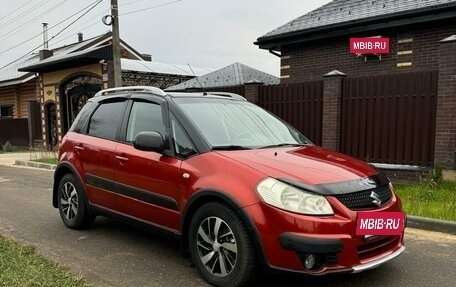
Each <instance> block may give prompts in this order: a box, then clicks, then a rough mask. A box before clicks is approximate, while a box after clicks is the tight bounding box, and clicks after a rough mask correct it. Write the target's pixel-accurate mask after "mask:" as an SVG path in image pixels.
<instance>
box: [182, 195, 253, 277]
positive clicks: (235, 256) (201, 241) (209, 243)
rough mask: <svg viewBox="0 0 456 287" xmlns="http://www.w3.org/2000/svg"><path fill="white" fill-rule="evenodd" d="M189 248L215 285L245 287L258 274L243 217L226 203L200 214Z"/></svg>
mask: <svg viewBox="0 0 456 287" xmlns="http://www.w3.org/2000/svg"><path fill="white" fill-rule="evenodd" d="M217 226H218V227H219V228H218V229H217ZM217 230H218V232H217ZM189 247H190V253H191V256H192V259H193V262H194V264H195V266H196V268H197V269H198V272H199V273H200V274H201V276H202V277H203V278H204V279H205V280H206V281H208V282H209V283H211V284H213V285H215V286H242V285H244V284H245V283H247V282H248V281H250V279H252V278H253V275H255V263H256V262H255V253H254V246H253V243H252V240H251V237H250V234H249V232H248V230H247V228H246V226H245V224H244V223H243V222H242V220H241V218H240V217H239V215H238V214H236V213H235V212H234V211H233V210H232V209H231V208H229V207H227V206H225V205H223V204H220V203H215V202H213V203H207V204H205V205H203V206H201V207H200V208H199V209H198V210H197V211H196V213H195V214H194V216H193V218H192V221H191V223H190V229H189Z"/></svg>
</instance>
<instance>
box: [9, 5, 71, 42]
mask: <svg viewBox="0 0 456 287" xmlns="http://www.w3.org/2000/svg"><path fill="white" fill-rule="evenodd" d="M67 1H68V0H63V1H60V2H59V3H57V5H54V6H52V7H51V8H49V9H47V10H46V11H44V12H43V13H41V14H39V15H38V16H36V17H35V18H33V19H31V20H29V21H28V22H26V23H23V24H22V25H21V26H19V27H18V28H16V29H13V30H11V31H9V32H7V33H6V34H3V35H0V40H3V39H5V37H8V36H9V35H11V34H14V33H16V32H19V31H22V30H24V29H25V28H27V27H28V26H30V24H33V22H34V21H35V20H36V19H38V18H40V17H42V16H44V15H46V14H49V13H50V12H52V11H54V10H55V9H57V8H58V7H60V6H62V5H63V4H65V2H67Z"/></svg>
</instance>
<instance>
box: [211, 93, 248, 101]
mask: <svg viewBox="0 0 456 287" xmlns="http://www.w3.org/2000/svg"><path fill="white" fill-rule="evenodd" d="M207 94H208V95H213V96H221V97H227V98H233V99H237V100H242V101H247V99H246V98H244V97H243V96H241V95H238V94H235V93H226V92H207Z"/></svg>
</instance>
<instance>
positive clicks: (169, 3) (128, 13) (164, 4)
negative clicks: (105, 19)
mask: <svg viewBox="0 0 456 287" xmlns="http://www.w3.org/2000/svg"><path fill="white" fill-rule="evenodd" d="M181 1H184V0H176V1H171V2H166V3H162V4H158V5H155V6H151V7H147V8H143V9H139V10H135V11H130V12H127V13H123V14H120V15H119V16H125V15H130V14H133V13H138V12H143V11H147V10H151V9H154V8H158V7H163V6H168V5H171V4H174V3H177V2H181Z"/></svg>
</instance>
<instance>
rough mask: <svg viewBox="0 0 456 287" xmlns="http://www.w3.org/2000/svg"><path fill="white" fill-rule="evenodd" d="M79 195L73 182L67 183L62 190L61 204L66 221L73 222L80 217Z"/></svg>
mask: <svg viewBox="0 0 456 287" xmlns="http://www.w3.org/2000/svg"><path fill="white" fill-rule="evenodd" d="M78 201H79V200H78V193H77V192H76V187H75V186H74V185H73V184H72V183H71V182H65V184H64V185H63V186H62V190H61V199H60V203H61V205H62V211H63V214H64V216H65V218H66V219H68V220H73V219H74V218H75V217H76V216H77V215H78V204H79V203H78Z"/></svg>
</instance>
